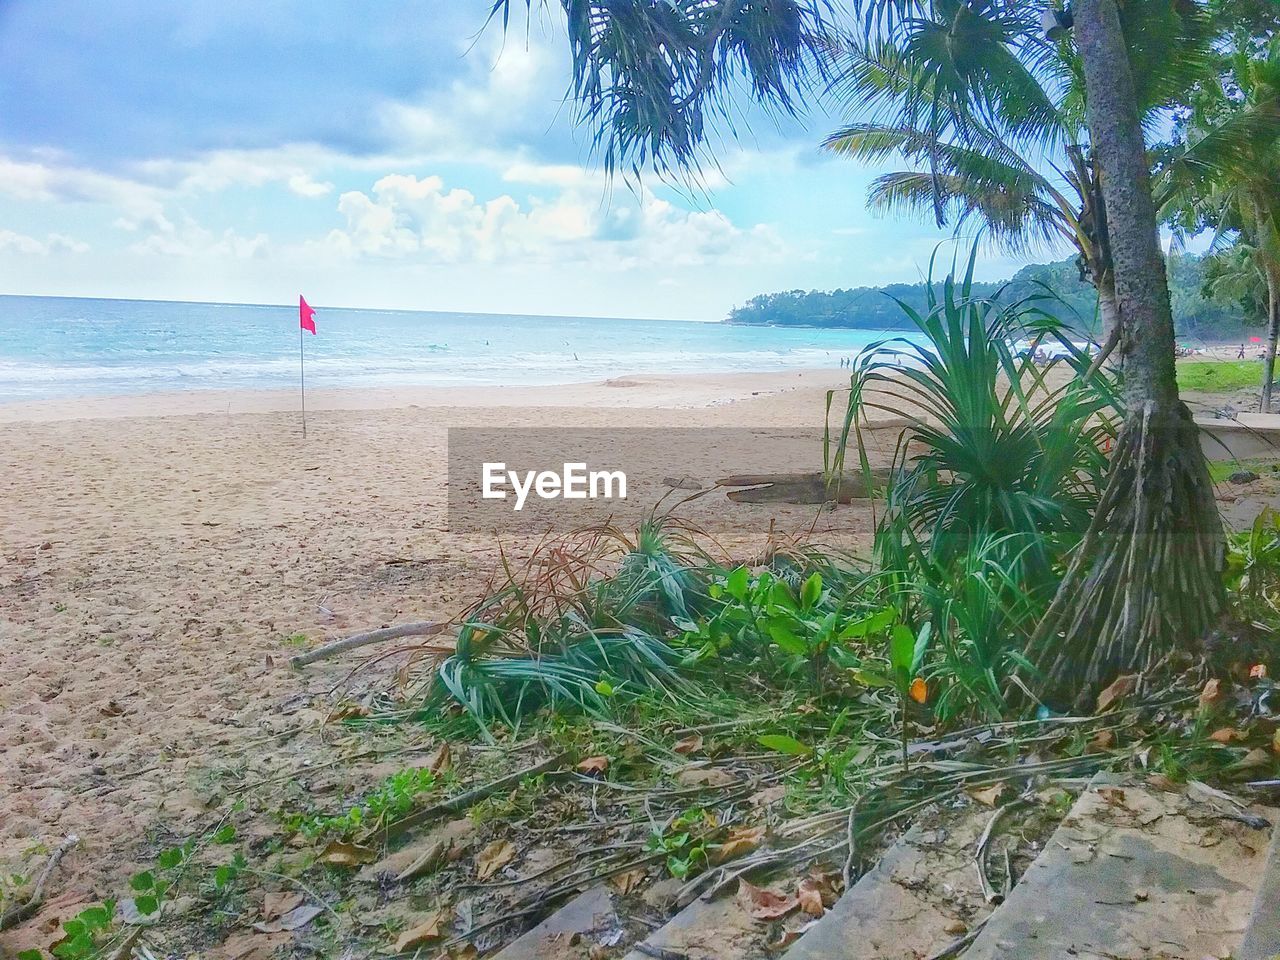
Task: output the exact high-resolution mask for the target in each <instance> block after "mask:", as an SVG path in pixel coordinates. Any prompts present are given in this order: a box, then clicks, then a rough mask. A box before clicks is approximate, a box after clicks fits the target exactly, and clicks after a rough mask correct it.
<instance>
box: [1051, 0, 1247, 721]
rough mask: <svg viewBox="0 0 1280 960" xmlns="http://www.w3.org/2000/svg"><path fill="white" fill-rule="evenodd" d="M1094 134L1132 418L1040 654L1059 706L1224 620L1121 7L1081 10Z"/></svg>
mask: <svg viewBox="0 0 1280 960" xmlns="http://www.w3.org/2000/svg"><path fill="white" fill-rule="evenodd" d="M1072 9H1073V11H1074V13H1075V24H1076V41H1077V44H1078V46H1079V50H1080V58H1081V61H1082V63H1083V66H1084V74H1085V88H1086V94H1087V98H1088V104H1087V107H1088V117H1089V130H1090V135H1091V139H1092V142H1093V150H1094V155H1095V156H1096V157H1097V159H1098V162H1099V166H1100V167H1101V173H1102V178H1101V179H1102V191H1103V199H1104V201H1105V204H1106V211H1107V231H1108V237H1109V241H1110V249H1111V255H1112V260H1113V270H1114V277H1115V300H1116V306H1117V307H1118V309H1119V315H1120V317H1121V321H1120V322H1121V329H1120V335H1119V340H1118V345H1117V352H1118V356H1119V359H1120V363H1121V364H1122V365H1123V368H1124V394H1123V396H1124V405H1125V418H1124V423H1123V426H1122V429H1121V432H1120V436H1119V438H1118V440H1117V443H1116V446H1115V451H1114V453H1113V456H1112V462H1111V468H1110V474H1109V476H1108V481H1107V487H1106V490H1105V491H1104V492H1103V494H1102V498H1101V502H1100V503H1099V506H1098V511H1097V513H1096V514H1095V516H1094V519H1093V523H1092V524H1091V525H1090V528H1089V530H1088V532H1087V534H1086V535H1085V539H1084V541H1083V543H1081V544H1080V546H1079V548H1078V549H1077V551H1076V554H1075V556H1074V557H1073V558H1072V562H1071V565H1070V567H1069V569H1068V571H1067V574H1066V576H1065V578H1064V580H1063V583H1062V585H1061V587H1060V589H1059V591H1058V595H1057V597H1056V598H1055V599H1054V602H1053V604H1052V606H1051V607H1050V609H1049V612H1048V614H1047V615H1046V616H1045V619H1044V621H1043V622H1042V623H1041V625H1040V627H1039V629H1038V630H1037V632H1036V636H1035V637H1034V638H1033V641H1032V653H1033V656H1034V657H1035V661H1036V663H1037V665H1038V666H1040V667H1041V669H1042V670H1044V672H1045V674H1046V678H1047V680H1048V682H1049V690H1050V696H1052V697H1055V698H1058V697H1061V698H1063V699H1068V700H1070V701H1072V702H1074V704H1075V705H1077V706H1082V705H1085V704H1088V703H1089V701H1090V700H1091V698H1092V694H1093V692H1094V691H1096V690H1097V689H1098V688H1099V687H1100V686H1101V685H1103V684H1105V683H1106V682H1108V681H1109V680H1110V679H1112V678H1114V677H1115V676H1116V675H1117V674H1120V673H1130V672H1144V671H1150V670H1151V669H1153V668H1154V667H1155V666H1156V665H1157V664H1159V663H1161V662H1163V661H1166V660H1167V659H1168V658H1169V657H1170V655H1171V654H1174V653H1176V652H1177V651H1178V650H1179V649H1182V648H1184V647H1185V646H1186V645H1187V644H1188V643H1189V642H1192V641H1195V640H1197V639H1199V638H1200V637H1201V636H1202V635H1203V634H1204V633H1205V632H1206V631H1207V629H1208V628H1209V626H1210V625H1211V624H1212V622H1213V620H1214V619H1215V618H1216V616H1217V615H1218V613H1219V611H1220V610H1221V609H1222V606H1223V603H1224V598H1223V589H1222V577H1221V569H1222V559H1223V546H1224V545H1223V536H1222V523H1221V519H1220V518H1219V516H1218V512H1217V508H1216V505H1215V503H1214V499H1213V488H1212V485H1211V484H1210V482H1209V473H1208V467H1207V465H1206V463H1205V460H1204V455H1203V454H1202V453H1201V450H1200V438H1199V431H1198V429H1197V427H1196V426H1195V424H1194V422H1193V421H1192V419H1191V414H1190V412H1189V411H1188V410H1187V408H1186V406H1185V405H1184V404H1183V403H1182V402H1181V400H1180V399H1179V397H1178V384H1177V378H1176V370H1175V354H1174V333H1173V314H1172V310H1171V308H1170V303H1169V286H1168V280H1167V278H1166V276H1165V264H1164V257H1163V255H1162V253H1161V250H1160V242H1159V237H1158V234H1157V228H1156V211H1155V204H1154V203H1153V201H1152V198H1151V184H1150V172H1149V166H1148V158H1147V153H1146V144H1145V143H1144V141H1143V137H1142V127H1141V125H1140V124H1139V121H1138V110H1137V100H1136V97H1135V94H1134V84H1133V74H1132V71H1131V68H1130V64H1129V57H1128V51H1127V49H1126V46H1125V40H1124V34H1123V31H1122V29H1121V25H1120V17H1119V12H1118V10H1117V8H1116V0H1076V2H1075V3H1074V4H1073V6H1072Z"/></svg>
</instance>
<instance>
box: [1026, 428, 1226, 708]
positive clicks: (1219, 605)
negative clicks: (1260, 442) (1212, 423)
mask: <svg viewBox="0 0 1280 960" xmlns="http://www.w3.org/2000/svg"><path fill="white" fill-rule="evenodd" d="M1223 556H1224V541H1223V533H1222V519H1221V517H1220V516H1219V515H1218V510H1217V505H1216V504H1215V503H1214V499H1213V488H1212V486H1211V484H1210V482H1209V476H1208V471H1207V469H1206V468H1205V463H1204V455H1203V453H1202V452H1201V450H1200V437H1199V431H1198V428H1197V427H1196V425H1195V423H1194V422H1193V421H1192V419H1191V414H1190V413H1189V412H1188V411H1187V408H1186V407H1185V406H1184V405H1183V404H1181V403H1177V404H1173V405H1169V406H1162V407H1157V405H1156V404H1154V403H1147V404H1146V405H1145V406H1144V407H1143V408H1141V409H1140V410H1137V411H1132V412H1131V413H1130V414H1129V416H1128V418H1127V419H1126V422H1125V424H1124V429H1123V430H1122V431H1121V434H1120V437H1119V438H1118V440H1117V442H1116V449H1115V453H1114V455H1113V458H1112V462H1111V473H1110V477H1109V479H1108V482H1107V487H1106V490H1105V491H1104V492H1103V494H1102V500H1101V502H1100V503H1099V505H1098V510H1097V512H1096V513H1095V515H1094V518H1093V522H1092V523H1091V524H1090V526H1089V529H1088V531H1087V533H1086V534H1085V537H1084V540H1083V542H1082V543H1081V544H1080V546H1079V548H1078V549H1077V551H1076V555H1075V557H1074V558H1073V559H1072V562H1071V565H1070V567H1069V568H1068V570H1067V573H1066V576H1065V577H1064V578H1063V580H1062V583H1061V585H1060V587H1059V589H1058V594H1057V596H1056V597H1055V598H1054V601H1053V604H1052V605H1051V606H1050V608H1049V611H1048V613H1047V614H1046V615H1045V617H1044V620H1043V621H1042V622H1041V624H1040V626H1039V628H1038V629H1037V631H1036V634H1035V636H1034V637H1033V638H1032V642H1031V645H1030V650H1031V654H1032V658H1033V662H1034V663H1035V665H1036V666H1037V667H1038V668H1039V669H1040V670H1041V671H1043V673H1044V674H1045V677H1046V679H1047V681H1048V690H1049V692H1050V694H1051V695H1054V694H1056V695H1057V696H1059V697H1065V698H1067V701H1068V702H1073V703H1074V705H1075V706H1077V707H1082V708H1083V707H1086V706H1087V705H1089V704H1090V703H1091V697H1092V695H1093V694H1094V693H1095V692H1096V691H1097V690H1098V689H1100V688H1101V687H1102V686H1104V685H1105V684H1106V683H1108V682H1109V681H1111V680H1113V679H1114V678H1115V677H1116V676H1118V675H1120V674H1124V673H1137V674H1146V673H1150V672H1151V671H1152V670H1153V669H1154V668H1155V667H1156V666H1157V665H1158V664H1159V663H1160V662H1161V661H1163V660H1165V659H1166V658H1167V657H1168V656H1169V655H1170V654H1171V653H1174V652H1176V651H1177V650H1178V649H1179V648H1186V647H1187V645H1188V644H1190V643H1193V642H1195V641H1196V640H1198V639H1200V638H1201V637H1203V636H1204V635H1205V633H1206V632H1207V631H1208V630H1209V628H1210V627H1211V626H1212V625H1213V623H1214V621H1215V620H1216V618H1217V617H1218V615H1219V614H1220V612H1221V611H1222V609H1223V608H1224V606H1225V603H1226V599H1225V593H1224V589H1223V584H1222V564H1223Z"/></svg>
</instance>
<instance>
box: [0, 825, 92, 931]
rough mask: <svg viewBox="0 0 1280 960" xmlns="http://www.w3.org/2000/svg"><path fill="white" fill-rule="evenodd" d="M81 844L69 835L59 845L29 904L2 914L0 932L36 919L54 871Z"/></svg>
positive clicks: (32, 893)
mask: <svg viewBox="0 0 1280 960" xmlns="http://www.w3.org/2000/svg"><path fill="white" fill-rule="evenodd" d="M79 842H80V838H79V837H78V836H76V835H75V834H74V833H69V834H67V838H66V839H65V840H63V841H62V843H60V844H58V849H57V850H55V851H53V853H51V854H50V855H49V862H48V863H46V864H45V865H44V869H43V870H41V871H40V876H39V878H38V879H37V880H36V885H35V889H33V890H32V891H31V896H30V897H28V898H27V902H26V903H24V904H22V905H21V906H17V907H10V908H9V909H8V910H6V911H5V912H4V913H3V914H0V930H8V929H9V928H10V927H15V926H17V925H18V924H20V923H22V921H24V920H29V919H30V918H31V917H34V916H35V914H36V911H37V910H39V909H40V904H42V903H44V888H45V886H46V885H47V884H48V883H49V877H50V875H51V874H52V873H53V871H54V869H55V868H56V867H57V866H58V864H59V863H60V862H61V861H62V858H63V857H65V856H66V855H67V852H68V851H69V850H70V849H71V848H72V847H74V846H75V845H76V844H77V843H79Z"/></svg>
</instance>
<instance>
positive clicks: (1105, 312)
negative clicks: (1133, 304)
mask: <svg viewBox="0 0 1280 960" xmlns="http://www.w3.org/2000/svg"><path fill="white" fill-rule="evenodd" d="M1096 286H1097V289H1098V316H1099V318H1100V319H1101V320H1102V343H1103V345H1104V346H1105V345H1106V344H1109V343H1111V342H1112V338H1114V337H1118V336H1119V334H1120V304H1119V303H1117V302H1116V285H1115V281H1114V280H1113V279H1112V278H1111V275H1110V273H1107V274H1105V275H1103V277H1102V278H1101V279H1100V280H1098V281H1096ZM1116 359H1117V360H1118V358H1116ZM1111 367H1112V369H1113V370H1114V369H1118V367H1119V364H1118V363H1117V362H1113V363H1112V365H1111Z"/></svg>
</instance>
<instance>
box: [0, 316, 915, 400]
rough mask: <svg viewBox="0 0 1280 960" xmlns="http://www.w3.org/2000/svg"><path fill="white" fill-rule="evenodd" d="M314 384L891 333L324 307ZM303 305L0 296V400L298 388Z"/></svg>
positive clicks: (719, 358)
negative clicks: (300, 312)
mask: <svg viewBox="0 0 1280 960" xmlns="http://www.w3.org/2000/svg"><path fill="white" fill-rule="evenodd" d="M315 306H316V309H317V314H316V324H317V327H318V335H317V336H314V337H313V336H311V335H310V334H308V335H307V338H306V351H307V385H308V387H313V388H322V387H361V386H366V387H381V386H403V385H424V386H447V385H449V384H524V383H573V382H580V381H589V380H600V379H604V378H607V377H613V376H619V375H621V374H628V373H637V374H643V373H697V372H707V371H717V372H718V371H732V370H777V369H785V368H788V367H823V366H830V367H836V366H838V364H839V358H840V357H842V356H850V355H853V354H856V353H857V352H858V351H859V350H860V349H861V348H862V347H864V346H866V345H867V344H868V343H870V342H872V341H874V340H879V339H883V338H884V337H885V336H892V335H895V334H886V333H881V332H877V331H867V330H811V329H795V328H791V329H780V328H773V327H731V326H727V325H725V324H719V323H693V322H688V321H676V320H669V321H668V320H616V319H614V320H611V319H606V318H580V317H530V316H507V315H498V314H466V313H426V312H415V311H401V310H350V309H336V308H328V309H326V308H325V307H324V306H323V305H315ZM297 376H298V310H297V307H296V306H279V307H277V306H245V305H240V304H224V303H172V302H166V301H151V300H87V299H75V298H63V297H14V296H0V402H13V401H17V400H34V399H46V398H56V397H72V396H88V395H114V394H136V393H151V392H156V391H170V390H208V389H220V390H225V389H246V388H248V389H290V388H292V387H293V386H294V385H295V383H296V382H297Z"/></svg>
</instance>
